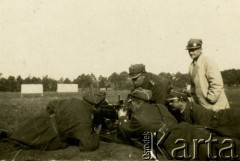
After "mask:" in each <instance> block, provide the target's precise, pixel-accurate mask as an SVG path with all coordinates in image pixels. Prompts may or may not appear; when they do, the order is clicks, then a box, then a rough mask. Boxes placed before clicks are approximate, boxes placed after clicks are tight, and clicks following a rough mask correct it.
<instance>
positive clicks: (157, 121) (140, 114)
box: [119, 103, 177, 138]
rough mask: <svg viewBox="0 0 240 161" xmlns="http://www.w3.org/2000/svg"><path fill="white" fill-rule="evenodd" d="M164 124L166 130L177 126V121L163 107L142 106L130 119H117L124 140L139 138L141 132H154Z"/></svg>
mask: <svg viewBox="0 0 240 161" xmlns="http://www.w3.org/2000/svg"><path fill="white" fill-rule="evenodd" d="M163 122H165V123H166V126H167V127H168V129H169V130H170V129H172V128H174V127H175V125H177V120H176V119H175V118H174V116H173V115H172V114H171V113H170V112H169V111H168V110H167V108H166V107H165V106H163V105H156V104H148V103H145V104H143V105H142V106H141V107H140V108H139V109H138V110H137V111H136V112H134V113H132V116H131V119H128V118H127V117H126V116H122V117H120V118H119V129H120V131H121V132H122V133H123V134H124V136H125V137H126V138H139V137H140V136H141V135H142V133H143V132H156V131H158V130H159V129H160V127H161V126H162V123H163Z"/></svg>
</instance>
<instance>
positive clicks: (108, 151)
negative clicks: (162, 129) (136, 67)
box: [0, 88, 240, 160]
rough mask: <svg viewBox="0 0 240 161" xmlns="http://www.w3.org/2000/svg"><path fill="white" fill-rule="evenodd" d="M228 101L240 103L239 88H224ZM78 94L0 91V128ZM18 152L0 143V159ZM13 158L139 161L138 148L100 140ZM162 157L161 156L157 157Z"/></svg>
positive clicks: (112, 97) (113, 98)
mask: <svg viewBox="0 0 240 161" xmlns="http://www.w3.org/2000/svg"><path fill="white" fill-rule="evenodd" d="M119 94H120V95H121V98H122V99H123V100H124V99H125V98H126V96H127V94H128V91H121V92H115V91H110V92H108V93H107V100H108V101H109V102H110V103H117V101H118V95H119ZM226 94H227V96H228V99H229V102H231V103H235V104H240V99H239V98H240V89H239V88H228V89H226ZM72 96H76V97H81V93H77V94H58V93H54V92H53V93H51V92H50V93H44V96H43V97H40V96H26V97H23V98H21V97H20V93H0V127H2V126H5V127H7V128H10V129H13V130H14V129H16V128H18V126H19V125H21V124H22V123H23V122H24V121H25V120H27V119H28V118H30V117H33V116H34V115H36V114H38V113H40V112H41V111H42V110H45V106H46V105H47V103H48V102H49V101H51V100H53V99H58V98H67V97H72ZM17 152H19V149H17V148H16V147H14V146H13V145H12V144H9V143H7V142H1V143H0V160H2V159H7V160H12V159H13V158H14V156H15V155H16V154H17ZM15 159H16V160H86V159H90V160H141V159H142V151H141V149H138V148H135V147H132V146H129V145H122V144H115V143H107V142H101V144H100V147H99V149H98V150H96V151H93V152H80V151H79V149H78V147H74V146H71V147H68V148H67V149H61V150H55V151H40V150H23V151H21V152H20V153H19V154H18V155H17V156H16V158H15ZM159 159H160V160H163V159H164V158H163V157H162V156H161V158H159Z"/></svg>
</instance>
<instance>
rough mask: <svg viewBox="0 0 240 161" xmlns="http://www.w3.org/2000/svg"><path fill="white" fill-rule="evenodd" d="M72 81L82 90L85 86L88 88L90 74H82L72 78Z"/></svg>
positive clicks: (90, 83) (90, 81)
mask: <svg viewBox="0 0 240 161" xmlns="http://www.w3.org/2000/svg"><path fill="white" fill-rule="evenodd" d="M73 82H74V83H77V84H78V87H80V88H82V90H84V89H85V88H90V87H91V85H92V78H91V76H90V75H85V74H82V75H80V76H78V77H77V79H74V80H73Z"/></svg>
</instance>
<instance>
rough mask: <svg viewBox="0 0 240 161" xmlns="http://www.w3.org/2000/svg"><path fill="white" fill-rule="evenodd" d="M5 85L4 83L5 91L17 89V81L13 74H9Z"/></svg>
mask: <svg viewBox="0 0 240 161" xmlns="http://www.w3.org/2000/svg"><path fill="white" fill-rule="evenodd" d="M5 85H6V90H7V91H9V92H16V91H17V81H16V80H15V77H14V76H9V77H8V79H7V81H6V84H5Z"/></svg>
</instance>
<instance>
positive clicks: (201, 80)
mask: <svg viewBox="0 0 240 161" xmlns="http://www.w3.org/2000/svg"><path fill="white" fill-rule="evenodd" d="M189 74H190V78H191V85H192V91H193V93H194V94H195V96H196V101H197V102H198V103H199V104H201V105H202V106H204V107H205V108H207V109H211V110H213V111H218V110H220V109H226V108H229V103H228V100H227V97H226V94H225V92H224V88H223V80H222V76H221V73H220V71H219V70H218V67H217V65H216V63H215V62H214V61H213V60H211V59H209V58H208V57H205V56H204V55H200V56H199V57H198V59H197V61H194V60H193V62H192V63H191V65H190V69H189Z"/></svg>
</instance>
